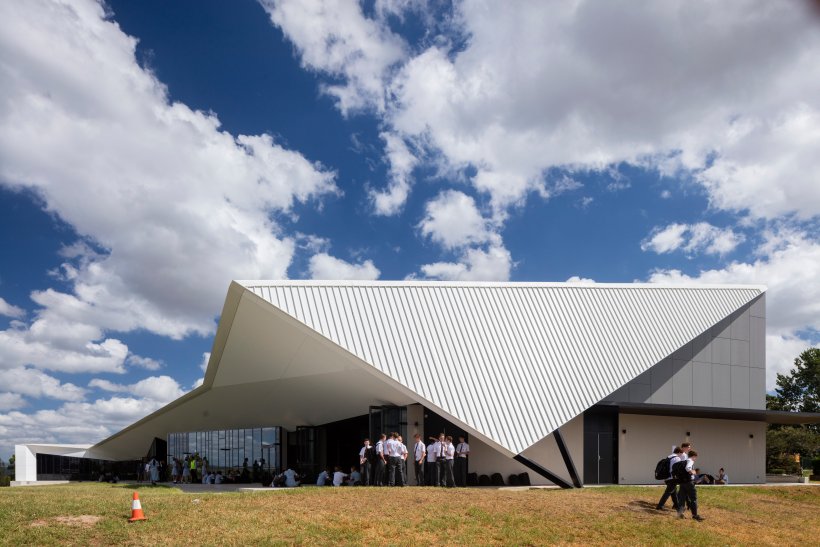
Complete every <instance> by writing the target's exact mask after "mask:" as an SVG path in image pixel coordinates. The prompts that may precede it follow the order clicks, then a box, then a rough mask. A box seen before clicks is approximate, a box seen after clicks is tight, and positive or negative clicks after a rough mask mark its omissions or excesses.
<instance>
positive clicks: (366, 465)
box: [359, 439, 375, 486]
mask: <svg viewBox="0 0 820 547" xmlns="http://www.w3.org/2000/svg"><path fill="white" fill-rule="evenodd" d="M374 455H375V451H374V450H373V447H372V446H370V439H365V440H364V446H362V449H361V450H359V466H360V467H361V470H362V477H361V482H362V484H363V485H364V486H370V473H371V467H372V466H371V465H370V463H371V460H373V457H374Z"/></svg>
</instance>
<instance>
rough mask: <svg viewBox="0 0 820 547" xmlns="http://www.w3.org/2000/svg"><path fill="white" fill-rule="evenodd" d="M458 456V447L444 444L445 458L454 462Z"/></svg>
mask: <svg viewBox="0 0 820 547" xmlns="http://www.w3.org/2000/svg"><path fill="white" fill-rule="evenodd" d="M455 455H456V447H455V446H453V443H445V444H444V457H445V458H447V459H448V460H452V459H453V458H454V457H455Z"/></svg>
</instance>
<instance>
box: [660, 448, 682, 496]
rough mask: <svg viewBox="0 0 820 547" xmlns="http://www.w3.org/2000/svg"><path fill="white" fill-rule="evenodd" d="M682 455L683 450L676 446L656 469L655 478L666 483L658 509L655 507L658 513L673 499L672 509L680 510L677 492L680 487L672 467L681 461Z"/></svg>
mask: <svg viewBox="0 0 820 547" xmlns="http://www.w3.org/2000/svg"><path fill="white" fill-rule="evenodd" d="M682 454H683V450H681V449H680V447H678V446H676V447H675V450H674V451H673V452H672V453H671V454H669V455H668V456H667V457H666V458H664V459H663V460H661V461H659V462H658V465H657V466H656V467H655V478H656V479H658V480H662V481H663V482H664V483H666V490H664V491H663V495H662V496H661V499H660V501H659V502H658V505H657V507H655V509H657V510H658V511H662V510H663V506H664V505H666V500H667V499H669V498H672V507H673V508H674V509H675V511H677V510H678V495H677V493H676V492H675V490H676V489H677V487H678V481H677V480H676V479H675V477H673V476H672V466H673V465H675V464H676V463H678V462H679V461H681V459H682Z"/></svg>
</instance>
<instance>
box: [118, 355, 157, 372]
mask: <svg viewBox="0 0 820 547" xmlns="http://www.w3.org/2000/svg"><path fill="white" fill-rule="evenodd" d="M125 364H126V365H131V366H135V367H139V368H144V369H145V370H159V369H161V368H162V361H157V360H156V359H152V358H150V357H142V356H140V355H134V354H133V353H132V354H130V355H129V356H128V357H126V358H125Z"/></svg>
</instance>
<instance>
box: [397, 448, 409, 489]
mask: <svg viewBox="0 0 820 547" xmlns="http://www.w3.org/2000/svg"><path fill="white" fill-rule="evenodd" d="M399 446H400V447H401V456H399V457H400V458H401V464H400V465H399V475H400V476H401V484H400V485H399V486H407V455H408V452H407V445H406V444H404V443H402V442H400V443H399Z"/></svg>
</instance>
